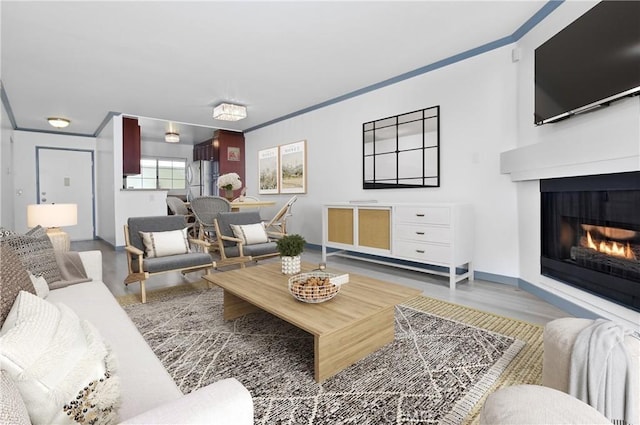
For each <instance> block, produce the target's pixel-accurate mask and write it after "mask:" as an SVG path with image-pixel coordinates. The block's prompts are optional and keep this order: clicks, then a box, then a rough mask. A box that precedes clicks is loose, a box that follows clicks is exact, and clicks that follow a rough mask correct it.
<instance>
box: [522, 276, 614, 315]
mask: <svg viewBox="0 0 640 425" xmlns="http://www.w3.org/2000/svg"><path fill="white" fill-rule="evenodd" d="M518 287H519V288H520V289H522V290H523V291H527V292H528V293H530V294H532V295H535V296H536V297H538V298H541V299H543V300H545V301H546V302H548V303H549V304H551V305H554V306H556V307H558V308H559V309H560V310H563V311H566V312H567V313H569V314H571V315H572V316H575V317H583V318H585V319H599V318H601V317H602V316H600V315H598V314H596V313H594V312H593V311H591V310H588V309H586V308H584V307H581V306H579V305H577V304H575V303H573V302H571V301H568V300H567V299H565V298H562V297H561V296H559V295H557V294H554V293H553V292H549V291H547V290H545V289H542V288H540V287H538V286H536V285H534V284H532V283H529V282H527V281H526V280H524V279H518Z"/></svg>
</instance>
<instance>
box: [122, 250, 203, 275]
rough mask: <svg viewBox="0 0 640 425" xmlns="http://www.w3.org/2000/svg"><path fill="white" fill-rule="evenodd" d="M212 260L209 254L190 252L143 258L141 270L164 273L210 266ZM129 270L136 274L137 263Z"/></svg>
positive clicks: (134, 262)
mask: <svg viewBox="0 0 640 425" xmlns="http://www.w3.org/2000/svg"><path fill="white" fill-rule="evenodd" d="M212 264H213V260H212V259H211V256H210V255H209V253H206V252H191V253H189V254H178V255H169V256H167V257H157V258H145V259H144V260H142V268H143V269H144V271H146V272H149V273H159V272H166V271H169V270H180V269H186V268H189V267H197V266H206V265H209V266H211V265H212ZM131 268H132V269H133V271H134V272H135V273H137V272H138V263H137V262H136V261H133V262H132V263H131Z"/></svg>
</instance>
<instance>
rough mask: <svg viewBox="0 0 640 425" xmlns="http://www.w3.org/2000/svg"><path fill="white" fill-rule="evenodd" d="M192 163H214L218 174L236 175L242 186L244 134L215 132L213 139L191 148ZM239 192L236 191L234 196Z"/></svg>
mask: <svg viewBox="0 0 640 425" xmlns="http://www.w3.org/2000/svg"><path fill="white" fill-rule="evenodd" d="M193 160H194V161H216V162H217V163H218V170H219V174H220V175H222V174H227V173H238V175H239V176H240V180H242V183H243V186H244V183H245V179H244V176H245V170H244V134H243V133H241V132H236V131H229V130H216V131H214V132H213V138H211V139H209V140H206V141H204V142H202V143H198V144H197V145H195V146H194V147H193ZM239 194H240V190H239V189H238V190H237V191H236V195H239Z"/></svg>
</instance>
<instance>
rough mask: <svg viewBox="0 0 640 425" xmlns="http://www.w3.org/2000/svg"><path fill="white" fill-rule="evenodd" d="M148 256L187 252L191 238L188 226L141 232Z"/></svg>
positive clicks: (164, 255)
mask: <svg viewBox="0 0 640 425" xmlns="http://www.w3.org/2000/svg"><path fill="white" fill-rule="evenodd" d="M140 236H141V237H142V242H143V243H144V247H145V251H146V253H147V258H155V257H166V256H168V255H177V254H187V253H189V252H191V250H190V249H189V239H187V228H184V229H182V230H170V231H167V232H140Z"/></svg>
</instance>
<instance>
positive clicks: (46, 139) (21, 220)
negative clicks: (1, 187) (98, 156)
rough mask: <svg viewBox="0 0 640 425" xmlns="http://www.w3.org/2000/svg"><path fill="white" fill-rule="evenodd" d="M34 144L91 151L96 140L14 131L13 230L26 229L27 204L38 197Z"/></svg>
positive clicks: (20, 230)
mask: <svg viewBox="0 0 640 425" xmlns="http://www.w3.org/2000/svg"><path fill="white" fill-rule="evenodd" d="M38 146H41V147H42V146H43V147H56V148H66V149H84V150H90V151H95V147H96V140H95V139H94V138H92V137H82V136H68V135H58V134H50V133H35V132H29V131H14V133H13V167H14V185H13V191H12V196H13V204H14V228H15V230H16V231H17V232H26V231H27V230H28V228H27V205H29V204H35V203H37V201H38V196H37V193H36V186H37V185H36V183H37V182H36V147H38ZM60 166H61V167H71V166H72V164H60Z"/></svg>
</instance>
